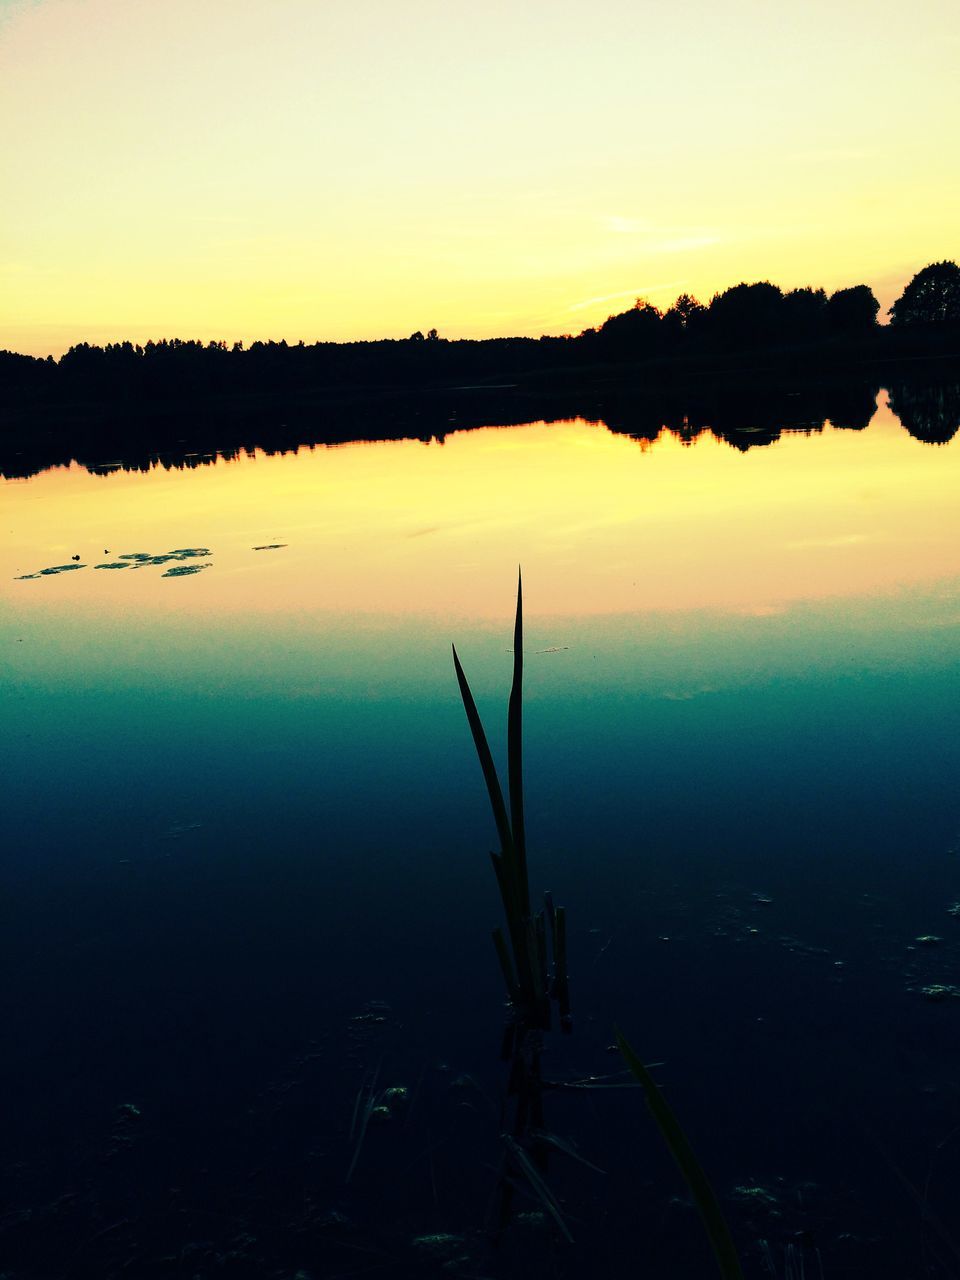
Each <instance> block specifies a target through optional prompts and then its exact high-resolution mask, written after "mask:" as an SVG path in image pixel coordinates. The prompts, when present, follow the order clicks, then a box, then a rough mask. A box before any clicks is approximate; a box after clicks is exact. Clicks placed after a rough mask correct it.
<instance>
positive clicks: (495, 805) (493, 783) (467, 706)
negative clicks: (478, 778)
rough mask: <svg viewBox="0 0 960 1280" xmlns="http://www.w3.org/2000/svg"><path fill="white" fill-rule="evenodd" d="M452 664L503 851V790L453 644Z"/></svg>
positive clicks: (506, 846) (506, 824) (506, 840)
mask: <svg viewBox="0 0 960 1280" xmlns="http://www.w3.org/2000/svg"><path fill="white" fill-rule="evenodd" d="M452 647H453V665H454V668H455V669H456V672H457V684H458V685H459V686H460V697H461V698H462V699H463V709H464V711H466V713H467V722H468V724H469V725H470V732H471V733H472V734H473V745H474V746H475V747H476V749H477V757H478V758H479V760H480V768H481V769H482V770H483V780H484V782H486V784H487V793H488V795H489V796H490V806H491V808H492V809H493V817H494V821H495V822H496V824H497V834H498V836H499V837H500V848H501V850H502V851H503V852H504V853H507V852H508V850H510V849H512V847H513V837H512V836H511V834H510V820H509V819H508V818H507V807H506V805H505V804H504V803H503V792H502V791H501V790H500V779H499V778H498V777H497V770H496V767H495V766H494V763H493V756H492V755H491V754H490V748H489V746H488V745H487V735H486V734H485V733H484V732H483V725H482V723H481V721H480V713H479V712H478V711H477V704H476V703H475V702H474V700H473V694H472V693H471V692H470V686H469V685H468V684H467V677H466V676H465V675H464V673H463V667H462V666H461V665H460V659H459V657H458V656H457V646H456V645H453V646H452Z"/></svg>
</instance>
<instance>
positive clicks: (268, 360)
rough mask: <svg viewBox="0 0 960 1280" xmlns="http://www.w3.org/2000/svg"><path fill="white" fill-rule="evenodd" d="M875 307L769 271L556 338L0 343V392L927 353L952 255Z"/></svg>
mask: <svg viewBox="0 0 960 1280" xmlns="http://www.w3.org/2000/svg"><path fill="white" fill-rule="evenodd" d="M879 311H880V305H879V303H878V302H877V299H876V297H875V296H874V294H873V291H872V290H871V289H870V288H869V287H868V286H867V285H865V284H858V285H854V286H852V287H850V288H844V289H839V290H837V291H836V292H835V293H832V294H830V295H828V294H827V293H826V291H825V290H823V289H820V288H814V287H812V286H806V287H804V288H798V289H791V290H789V291H786V292H784V291H783V290H782V289H780V288H779V287H778V286H777V285H774V284H771V283H770V282H768V281H760V282H756V283H752V284H747V283H741V284H737V285H734V286H732V287H731V288H729V289H726V290H724V291H723V292H720V293H717V294H715V295H714V297H713V298H711V300H710V301H709V303H706V304H704V303H701V302H699V301H698V300H697V299H696V298H694V297H692V296H691V295H689V294H681V295H680V297H678V298H677V300H676V301H675V302H674V303H673V305H672V306H671V307H669V308H668V309H667V310H665V311H663V310H661V309H660V308H658V307H656V306H654V305H653V304H652V303H650V302H648V301H646V300H644V299H642V298H641V299H638V300H637V302H636V303H635V305H634V306H632V307H630V308H629V309H628V310H626V311H623V312H620V313H618V314H616V315H612V316H610V317H609V318H608V319H607V320H605V321H604V322H603V323H602V324H601V325H599V326H597V327H595V328H589V329H585V330H583V332H581V333H579V334H576V335H573V334H566V335H563V336H562V337H552V336H544V337H541V338H492V339H484V340H474V339H456V340H448V339H445V338H442V337H440V335H439V334H438V333H437V330H436V329H430V330H429V331H428V332H427V334H426V335H424V334H423V333H422V332H421V331H417V332H416V333H414V334H412V335H411V336H410V337H409V338H404V339H383V340H379V341H370V342H342V343H335V342H317V343H314V344H312V345H307V344H305V343H303V342H299V343H296V344H288V343H287V342H285V341H283V340H281V341H279V342H273V341H269V342H260V341H258V342H254V343H253V344H252V345H251V346H250V347H245V346H244V344H243V343H242V342H235V343H233V344H232V345H228V344H227V343H226V342H223V341H219V342H208V343H203V342H199V341H190V340H186V341H185V340H182V339H179V338H173V339H161V340H159V341H155V342H147V343H146V344H144V345H141V344H139V343H132V342H116V343H107V344H106V345H105V346H97V345H93V344H90V343H87V342H81V343H78V344H76V345H75V346H72V347H71V348H70V349H69V350H68V351H67V352H66V353H65V354H64V355H62V356H61V357H60V358H59V360H54V359H53V358H52V357H47V359H40V358H35V357H31V356H23V355H18V354H16V353H13V352H0V391H2V393H3V396H4V399H5V400H6V401H7V402H10V401H19V402H24V401H27V402H29V401H34V402H36V403H41V404H42V403H43V402H44V401H52V402H54V403H57V402H59V403H63V402H64V401H110V402H114V403H121V404H122V403H130V404H133V403H138V402H143V401H153V400H157V401H163V400H170V399H183V398H186V397H190V396H196V395H213V396H218V397H221V398H222V397H225V396H231V395H238V394H239V395H247V394H250V393H255V392H260V391H262V392H275V391H277V390H282V391H285V392H289V391H296V390H298V389H301V390H304V389H310V388H323V389H333V390H336V389H338V388H340V389H343V388H355V387H369V386H384V387H400V388H403V387H416V386H423V385H432V384H437V385H442V384H443V383H445V382H446V383H447V384H449V383H450V382H451V381H453V380H458V379H460V380H462V379H464V378H466V379H470V378H478V379H479V378H489V377H491V376H497V377H500V378H504V377H506V378H509V377H512V376H518V375H521V374H528V373H530V372H531V371H536V370H544V371H546V370H550V369H564V368H566V369H570V370H573V371H575V370H577V369H585V368H587V367H589V366H594V365H603V364H615V365H642V364H644V363H646V364H648V365H653V366H656V367H659V368H660V369H661V370H664V369H665V370H669V369H670V368H671V367H673V366H676V367H679V368H684V367H686V366H689V365H690V364H697V363H698V362H699V363H701V364H706V365H707V366H710V365H712V366H717V365H719V366H721V367H722V366H723V364H724V362H727V363H732V364H735V363H736V362H737V361H738V360H744V359H746V360H750V359H753V358H756V357H757V356H758V355H760V356H769V355H770V353H781V354H785V355H788V356H790V355H794V356H796V357H797V358H798V359H799V360H801V361H802V360H803V359H804V358H805V357H806V358H809V359H810V360H811V361H815V360H816V359H817V358H822V357H823V356H824V354H826V355H827V356H830V355H833V356H834V357H836V358H838V359H840V358H843V357H845V356H848V355H850V354H853V355H856V356H858V357H861V358H871V357H874V356H876V355H892V356H894V357H895V356H896V355H897V354H899V353H903V354H910V355H912V354H916V353H917V352H918V351H919V352H921V353H922V352H923V350H924V349H925V346H926V345H929V344H930V343H931V341H933V342H934V343H935V342H936V340H938V339H939V340H942V338H943V336H944V335H948V336H952V335H953V334H955V333H957V334H960V267H958V266H957V264H956V263H955V262H948V261H944V262H936V263H931V264H930V265H929V266H927V267H924V268H923V270H922V271H919V272H918V273H917V274H916V275H915V276H914V277H913V279H912V280H911V281H910V283H909V284H908V285H907V287H906V288H905V289H904V292H903V294H902V296H901V297H900V298H899V299H898V300H897V301H896V302H895V303H894V305H893V307H892V308H891V310H890V324H889V326H881V325H880V324H879V323H878V316H879Z"/></svg>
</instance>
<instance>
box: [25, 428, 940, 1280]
mask: <svg viewBox="0 0 960 1280" xmlns="http://www.w3.org/2000/svg"><path fill="white" fill-rule="evenodd" d="M958 492H960V445H958V444H957V443H956V441H954V442H953V443H951V444H948V445H944V446H941V447H936V446H931V445H925V444H922V443H919V442H918V441H917V440H915V439H912V438H911V437H910V436H908V435H907V434H906V433H905V432H904V431H903V430H902V429H901V427H900V426H899V424H898V423H897V421H896V419H895V418H894V417H893V415H892V414H891V413H890V411H889V410H888V409H887V408H885V407H884V405H883V404H881V407H880V409H879V410H878V412H877V415H876V417H875V418H874V420H873V422H872V423H871V424H870V426H869V427H868V428H867V429H866V430H865V431H862V432H853V431H841V430H835V429H833V428H832V427H829V426H828V427H827V428H826V429H825V430H823V431H822V432H819V433H815V434H803V433H796V434H789V435H784V436H783V437H782V438H781V439H780V440H779V441H778V442H777V443H776V444H774V445H772V446H770V447H767V448H757V449H751V450H749V451H748V452H746V453H741V452H737V451H736V450H734V449H733V448H731V447H729V446H728V445H726V444H722V443H720V442H718V441H716V440H714V439H713V438H712V437H709V436H704V437H701V438H700V439H699V440H697V441H696V442H695V443H694V444H692V445H689V446H686V445H683V444H681V443H680V441H678V440H677V439H675V438H674V437H672V436H667V435H664V436H662V437H661V438H660V439H658V440H657V441H655V442H654V443H653V444H652V445H648V444H644V445H643V446H641V445H640V444H638V443H636V442H635V441H633V440H631V439H629V438H626V437H623V436H614V435H612V434H610V433H609V432H608V431H607V430H606V429H605V428H604V427H603V426H602V425H592V424H588V423H585V422H571V423H564V424H554V425H544V424H532V425H530V426H527V427H519V428H504V429H497V428H489V429H484V430H477V431H470V432H460V433H455V434H453V435H450V436H449V437H447V439H446V441H445V442H444V443H443V444H442V445H441V444H439V443H436V442H434V443H432V444H429V445H425V444H422V443H420V442H400V443H389V444H377V445H372V444H358V445H352V446H345V447H340V448H335V449H323V448H318V449H316V450H313V451H301V452H300V453H299V454H297V455H286V456H280V457H267V456H264V455H262V454H259V453H254V454H250V455H244V456H241V457H240V458H238V459H236V460H234V461H230V462H225V461H223V460H213V459H211V460H207V461H206V462H204V461H203V460H200V459H198V460H197V465H196V466H195V467H193V468H191V469H184V470H166V469H164V468H163V467H162V466H156V467H154V468H153V469H151V470H149V471H146V472H142V473H138V472H127V471H125V470H123V469H122V468H121V467H115V468H110V469H106V470H105V471H104V472H103V473H101V474H90V473H88V472H87V471H85V470H83V469H80V468H77V467H72V468H70V469H58V470H54V471H49V472H45V473H43V474H41V475H39V476H36V477H34V478H33V479H31V480H28V481H18V482H7V483H6V484H5V485H4V487H3V491H2V516H3V528H4V539H3V543H2V547H0V611H2V612H0V646H2V653H3V669H4V678H3V686H2V701H3V724H4V726H5V731H4V734H3V739H2V748H0V750H2V769H3V778H4V783H5V786H4V794H5V803H4V820H3V825H4V829H5V838H4V850H5V852H4V855H3V870H2V887H3V893H2V911H3V919H2V931H0V939H2V948H3V956H4V975H5V982H4V983H3V987H2V994H0V1001H2V1007H0V1012H2V1025H3V1027H4V1029H5V1035H4V1046H5V1047H4V1053H3V1055H2V1063H0V1083H2V1097H3V1099H4V1106H5V1110H6V1116H5V1118H4V1144H3V1147H4V1149H3V1156H2V1176H3V1204H2V1206H0V1213H2V1216H0V1272H2V1273H3V1275H4V1276H5V1277H10V1278H11V1280H12V1278H14V1277H16V1278H19V1277H30V1278H31V1280H33V1278H34V1277H44V1278H46V1277H54V1276H61V1275H64V1276H67V1275H69V1276H87V1275H90V1276H102V1277H108V1276H114V1275H117V1276H120V1275H123V1276H127V1277H129V1276H134V1277H139V1276H165V1275H171V1276H191V1277H192V1276H202V1277H207V1276H211V1277H212V1276H248V1275H249V1276H277V1277H288V1278H289V1280H293V1278H294V1277H295V1276H297V1275H298V1274H299V1275H300V1276H301V1277H302V1278H305V1277H317V1278H319V1277H333V1276H359V1275H374V1276H376V1275H384V1276H391V1275H396V1276H406V1275H411V1276H413V1275H433V1274H436V1275H448V1274H451V1273H452V1274H456V1275H461V1276H512V1275H520V1274H533V1275H543V1276H570V1277H577V1276H592V1275H597V1276H605V1275H614V1276H620V1275H624V1276H626V1275H634V1274H641V1273H644V1270H645V1269H646V1270H645V1273H646V1274H649V1275H658V1276H659V1275H663V1276H668V1275H670V1276H674V1275H675V1276H688V1275H689V1276H700V1275H704V1276H706V1275H709V1274H711V1267H712V1263H711V1261H710V1257H709V1253H708V1251H707V1250H706V1247H705V1245H704V1244H703V1241H702V1238H701V1232H700V1228H699V1224H698V1221H697V1219H696V1216H695V1214H694V1212H693V1211H692V1209H691V1208H690V1207H689V1205H688V1204H687V1201H686V1193H685V1188H684V1186H683V1184H682V1182H681V1181H679V1179H678V1177H677V1176H676V1174H675V1171H674V1170H673V1167H672V1165H671V1163H670V1160H669V1158H668V1157H667V1156H665V1155H664V1153H663V1151H662V1150H661V1140H660V1138H659V1135H658V1134H657V1132H656V1131H655V1129H654V1128H653V1126H652V1123H651V1121H650V1119H649V1117H648V1115H647V1114H646V1111H645V1108H644V1106H643V1103H642V1100H641V1098H640V1097H639V1096H638V1095H637V1094H635V1093H632V1092H630V1091H623V1090H615V1091H607V1092H590V1093H582V1094H575V1093H566V1092H565V1093H559V1094H556V1095H555V1096H554V1095H551V1096H548V1100H547V1106H548V1123H549V1124H550V1126H551V1128H552V1130H553V1131H554V1132H555V1133H557V1134H558V1135H561V1136H562V1137H564V1138H565V1139H567V1140H571V1141H574V1142H576V1144H577V1147H578V1150H579V1151H580V1152H581V1154H582V1155H583V1156H584V1157H586V1158H587V1159H588V1160H590V1161H591V1162H592V1163H593V1164H596V1165H598V1166H600V1167H601V1168H602V1169H603V1170H605V1172H603V1173H597V1172H595V1171H593V1170H591V1169H589V1168H587V1167H586V1166H585V1165H583V1164H580V1163H577V1162H575V1161H574V1160H571V1159H569V1158H567V1157H566V1156H564V1155H563V1154H560V1153H558V1154H557V1156H556V1158H555V1162H554V1163H552V1164H551V1170H550V1182H551V1185H552V1186H553V1188H554V1190H555V1192H556V1194H557V1195H558V1196H559V1197H560V1199H561V1200H562V1202H563V1206H564V1210H565V1213H566V1214H567V1216H568V1223H569V1226H570V1229H571V1232H572V1234H573V1236H574V1237H575V1243H574V1244H573V1245H572V1246H571V1245H566V1244H564V1243H562V1242H561V1241H559V1240H558V1239H557V1238H556V1236H555V1233H554V1232H553V1231H552V1229H551V1227H550V1224H549V1221H547V1220H545V1218H544V1215H543V1213H542V1208H543V1206H542V1205H541V1204H540V1203H539V1202H537V1201H536V1199H535V1198H533V1197H530V1198H529V1199H526V1200H523V1199H521V1201H520V1206H519V1207H520V1208H521V1210H522V1211H523V1212H524V1216H523V1217H521V1218H520V1219H519V1220H518V1221H517V1222H516V1223H515V1225H514V1226H512V1227H511V1228H510V1229H509V1231H508V1232H507V1234H506V1236H505V1237H504V1239H503V1240H502V1241H501V1242H500V1244H499V1245H498V1246H494V1245H492V1244H491V1243H490V1240H489V1238H488V1237H487V1236H486V1235H485V1234H484V1226H485V1223H487V1222H488V1220H489V1214H490V1209H491V1205H492V1203H493V1200H494V1192H495V1186H496V1171H497V1167H498V1164H499V1160H500V1149H499V1145H498V1133H499V1117H500V1097H501V1093H502V1088H503V1083H504V1082H503V1078H502V1065H501V1063H500V1061H499V1044H500V1034H501V1031H502V1027H503V1016H504V1015H503V997H502V992H501V988H500V983H499V978H498V970H497V966H496V961H495V957H494V954H493V950H492V947H491V946H490V941H489V931H490V929H491V928H492V927H493V925H495V924H496V923H498V920H499V910H498V902H497V897H496V891H495V886H494V883H493V876H492V873H491V871H490V866H489V859H488V857H487V850H488V849H489V848H490V847H491V846H492V845H493V842H494V839H495V833H494V830H493V827H492V822H491V820H490V818H489V815H488V812H487V809H486V799H485V795H484V793H483V788H482V783H481V780H480V777H479V774H478V770H477V766H476V762H475V759H474V757H473V753H472V747H471V744H470V740H469V735H468V731H467V728H466V724H465V722H464V718H463V712H462V708H461V706H460V704H459V700H458V696H457V692H456V686H455V682H454V678H453V671H452V666H451V662H450V649H449V646H450V642H451V641H452V640H455V641H456V643H457V646H458V649H459V651H460V653H461V656H462V659H463V661H464V665H465V667H466V669H467V672H468V675H469V676H470V678H471V681H472V683H473V684H474V687H475V691H476V693H477V697H478V702H479V703H480V707H481V711H482V713H483V714H484V716H485V717H486V719H487V723H488V730H489V732H490V734H491V737H492V738H494V739H496V742H497V744H498V746H499V743H500V741H501V740H502V735H503V724H504V719H505V706H506V693H507V689H508V684H509V678H510V668H511V655H510V652H509V649H510V643H511V622H512V610H513V604H514V594H513V593H514V585H515V573H516V566H517V564H518V563H522V565H523V572H524V582H525V601H526V613H527V638H526V639H527V685H526V695H525V704H526V714H527V724H526V731H527V739H526V750H527V775H528V776H527V786H528V800H527V805H528V813H527V826H528V838H529V841H530V847H531V879H532V885H533V887H534V888H535V889H536V890H537V891H539V890H541V889H550V890H551V891H552V892H553V894H554V897H555V898H556V899H557V900H558V901H560V902H563V903H565V904H566V905H567V908H568V911H569V916H570V921H571V941H570V970H571V984H572V994H573V1002H574V1013H575V1019H576V1027H575V1033H574V1035H573V1036H572V1037H569V1038H567V1037H564V1038H563V1039H562V1040H561V1038H560V1037H559V1036H554V1037H553V1038H552V1040H553V1041H554V1042H553V1043H551V1044H550V1045H549V1046H548V1054H547V1058H546V1062H547V1064H548V1070H549V1072H550V1074H551V1075H552V1077H553V1078H555V1079H566V1080H572V1079H576V1078H580V1077H584V1076H587V1075H606V1074H608V1073H613V1072H616V1071H618V1070H619V1067H620V1062H619V1059H618V1058H617V1057H615V1056H614V1055H613V1054H611V1052H610V1043H611V1040H612V1036H613V1027H614V1025H615V1024H616V1025H619V1026H620V1027H621V1028H622V1029H623V1030H624V1031H625V1033H626V1034H627V1035H628V1037H629V1038H630V1039H631V1040H632V1041H633V1043H634V1045H635V1047H636V1048H637V1049H638V1051H639V1052H640V1053H641V1054H642V1056H643V1057H644V1058H645V1059H646V1060H647V1061H656V1062H658V1063H662V1064H663V1065H662V1066H659V1067H658V1068H657V1075H658V1079H659V1080H660V1082H661V1084H662V1085H663V1086H664V1088H665V1089H666V1090H667V1093H668V1097H669V1098H670V1100H671V1102H672V1103H673V1105H674V1106H675V1108H676V1110H677V1112H678V1114H679V1116H680V1118H681V1120H682V1122H683V1124H684V1126H685V1127H686V1129H687V1131H688V1134H689V1136H690V1138H691V1140H692V1141H693V1143H694V1145H695V1146H696V1148H697V1150H698V1152H699V1153H700V1155H701V1158H702V1160H703V1162H704V1164H705V1165H706V1166H707V1169H708V1172H709V1173H710V1176H711V1178H712V1180H713V1181H714V1184H715V1187H716V1189H717V1192H718V1194H719V1195H720V1196H721V1198H722V1199H723V1202H724V1205H725V1209H726V1211H727V1212H728V1215H729V1218H730V1222H731V1227H732V1229H733V1232H734V1235H735V1237H736V1240H737V1243H738V1245H739V1246H740V1248H741V1250H742V1253H743V1256H744V1265H745V1271H746V1274H747V1275H748V1276H763V1275H769V1274H770V1271H769V1266H768V1263H767V1261H765V1259H769V1260H772V1263H773V1265H774V1266H775V1268H776V1274H778V1275H780V1274H787V1272H786V1267H787V1265H788V1264H787V1258H786V1251H787V1249H788V1247H792V1248H793V1249H794V1250H802V1252H803V1257H804V1259H805V1263H806V1267H807V1274H808V1275H812V1276H815V1277H816V1276H818V1275H819V1274H820V1273H819V1270H818V1269H817V1268H818V1261H817V1251H818V1250H819V1255H820V1261H821V1262H822V1266H823V1275H824V1276H825V1277H826V1278H827V1280H833V1278H834V1277H837V1276H865V1275H871V1276H883V1277H887V1276H889V1277H897V1278H898V1280H903V1278H904V1277H912V1276H916V1277H921V1276H951V1275H957V1274H960V1253H958V1250H960V1229H958V1228H957V1227H956V1225H955V1214H954V1209H955V1205H956V1200H957V1196H958V1193H960V1087H958V1076H957V1070H956V1064H957V1048H958V1045H960V999H958V998H957V997H956V996H955V995H954V994H953V990H952V988H953V986H954V984H958V985H960V971H958V957H960V909H958V910H957V911H955V912H954V914H951V913H950V909H951V907H952V906H954V904H956V903H957V902H958V900H960V862H958V856H960V855H958V850H960V800H958V797H957V788H956V778H957V776H958V772H960V734H958V729H960V670H958V663H957V654H958V636H960V504H958V501H957V494H958ZM171 553H176V554H175V555H171ZM75 566H79V567H75ZM108 566H115V567H108ZM52 568H56V569H59V570H60V572H57V573H42V572H41V571H42V570H44V569H52ZM919 939H924V941H919ZM931 988H935V989H934V990H931ZM936 988H938V989H936ZM925 989H926V990H925ZM934 996H939V997H941V998H932V997H934ZM374 1073H378V1074H377V1080H378V1084H379V1085H380V1086H383V1087H386V1086H388V1085H403V1086H405V1087H406V1088H408V1089H409V1091H410V1102H409V1104H408V1106H407V1108H406V1109H405V1110H404V1111H402V1113H401V1112H398V1113H397V1114H396V1115H394V1117H393V1119H391V1120H389V1121H385V1122H384V1123H383V1124H381V1125H380V1126H371V1128H370V1130H369V1132H368V1133H367V1135H366V1137H365V1139H364V1142H363V1147H362V1150H361V1151H360V1154H359V1157H358V1159H357V1162H356V1167H355V1169H354V1172H353V1175H352V1176H351V1178H350V1180H349V1181H347V1179H346V1174H347V1170H348V1168H349V1166H350V1162H351V1159H352V1157H353V1154H354V1142H353V1141H352V1140H351V1137H350V1129H351V1120H352V1116H353V1111H354V1106H355V1103H356V1099H357V1096H358V1091H359V1090H360V1088H361V1087H362V1086H363V1084H364V1081H365V1080H369V1079H371V1077H372V1076H373V1074H374ZM431 1235H444V1236H450V1237H455V1239H440V1240H425V1239H424V1237H427V1236H431ZM763 1242H766V1244H764V1243H763Z"/></svg>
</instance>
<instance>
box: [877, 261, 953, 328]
mask: <svg viewBox="0 0 960 1280" xmlns="http://www.w3.org/2000/svg"><path fill="white" fill-rule="evenodd" d="M890 323H891V324H893V325H953V324H958V325H960V267H958V266H957V264H956V263H955V262H931V263H930V265H929V266H928V267H924V268H923V270H922V271H918V272H917V274H916V275H915V276H914V277H913V279H912V280H911V281H910V283H909V284H908V285H907V287H906V288H905V289H904V291H903V293H902V294H901V296H900V297H899V298H898V299H897V301H896V302H895V303H894V304H893V306H892V307H891V308H890Z"/></svg>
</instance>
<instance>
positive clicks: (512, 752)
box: [507, 569, 530, 915]
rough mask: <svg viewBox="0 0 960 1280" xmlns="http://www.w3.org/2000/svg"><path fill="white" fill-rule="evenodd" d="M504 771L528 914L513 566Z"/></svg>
mask: <svg viewBox="0 0 960 1280" xmlns="http://www.w3.org/2000/svg"><path fill="white" fill-rule="evenodd" d="M507 775H508V782H509V785H510V829H511V831H512V833H513V847H514V850H515V852H516V857H517V880H518V882H519V884H520V886H521V888H522V890H523V892H524V898H523V914H524V915H529V914H530V890H529V887H528V881H527V838H526V830H525V828H524V822H523V580H522V578H521V576H520V570H519V569H518V570H517V616H516V620H515V622H514V626H513V683H512V685H511V686H510V702H509V705H508V708H507Z"/></svg>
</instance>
